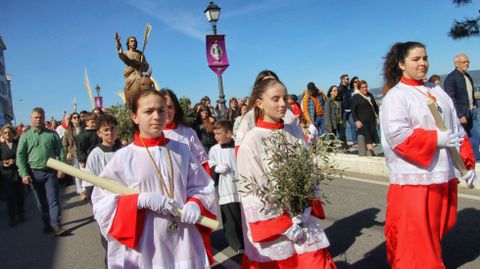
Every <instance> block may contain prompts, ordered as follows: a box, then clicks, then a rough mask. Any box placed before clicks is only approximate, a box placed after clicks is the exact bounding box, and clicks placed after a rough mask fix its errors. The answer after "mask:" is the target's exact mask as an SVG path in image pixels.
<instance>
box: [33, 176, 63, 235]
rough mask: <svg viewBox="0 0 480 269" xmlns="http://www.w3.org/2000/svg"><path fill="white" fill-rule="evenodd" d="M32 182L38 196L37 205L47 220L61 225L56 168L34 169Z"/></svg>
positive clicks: (54, 224) (55, 224)
mask: <svg viewBox="0 0 480 269" xmlns="http://www.w3.org/2000/svg"><path fill="white" fill-rule="evenodd" d="M31 176H32V181H33V182H32V184H33V189H34V190H35V194H36V197H37V205H38V207H39V209H40V212H41V213H42V218H43V220H44V221H45V222H47V220H49V221H50V225H52V226H56V227H58V226H60V224H61V222H60V202H59V199H58V192H59V187H58V179H57V175H56V173H55V171H54V170H32V173H31Z"/></svg>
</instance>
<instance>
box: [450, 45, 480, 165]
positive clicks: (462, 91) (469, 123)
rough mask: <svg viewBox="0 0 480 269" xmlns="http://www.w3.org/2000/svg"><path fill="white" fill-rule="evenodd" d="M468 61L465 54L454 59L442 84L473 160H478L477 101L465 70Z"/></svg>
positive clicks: (479, 132) (479, 133)
mask: <svg viewBox="0 0 480 269" xmlns="http://www.w3.org/2000/svg"><path fill="white" fill-rule="evenodd" d="M469 65H470V60H469V59H468V56H467V55H465V54H459V55H457V56H456V57H455V70H453V71H452V72H451V73H450V74H448V76H447V78H446V79H445V82H444V89H445V91H446V92H447V93H448V95H450V97H451V98H452V101H453V104H454V105H455V109H456V110H457V116H458V118H459V119H460V122H461V123H462V125H463V128H465V131H466V132H467V134H468V137H469V138H470V142H471V143H472V148H473V153H474V154H475V159H476V160H479V159H480V152H479V150H478V146H479V143H480V131H479V129H478V128H479V126H478V121H477V101H476V100H475V95H474V93H475V92H474V84H473V79H472V77H471V76H470V75H469V74H468V72H467V70H468V67H469Z"/></svg>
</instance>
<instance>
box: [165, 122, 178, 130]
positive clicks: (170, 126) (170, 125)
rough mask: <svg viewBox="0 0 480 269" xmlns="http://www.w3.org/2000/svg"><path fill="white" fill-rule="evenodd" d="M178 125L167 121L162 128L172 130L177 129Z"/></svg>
mask: <svg viewBox="0 0 480 269" xmlns="http://www.w3.org/2000/svg"><path fill="white" fill-rule="evenodd" d="M177 127H178V124H177V123H176V122H173V121H172V122H170V123H167V125H165V128H163V130H174V129H177Z"/></svg>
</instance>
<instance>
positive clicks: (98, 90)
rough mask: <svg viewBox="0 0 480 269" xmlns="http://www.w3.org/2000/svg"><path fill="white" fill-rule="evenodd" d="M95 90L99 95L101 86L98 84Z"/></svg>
mask: <svg viewBox="0 0 480 269" xmlns="http://www.w3.org/2000/svg"><path fill="white" fill-rule="evenodd" d="M95 90H96V91H97V96H100V86H98V84H97V87H95Z"/></svg>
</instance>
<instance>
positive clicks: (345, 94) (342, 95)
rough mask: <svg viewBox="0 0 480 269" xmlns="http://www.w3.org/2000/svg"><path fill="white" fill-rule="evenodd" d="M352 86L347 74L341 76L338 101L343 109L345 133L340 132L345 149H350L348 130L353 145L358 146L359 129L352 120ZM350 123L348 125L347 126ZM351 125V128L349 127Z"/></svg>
mask: <svg viewBox="0 0 480 269" xmlns="http://www.w3.org/2000/svg"><path fill="white" fill-rule="evenodd" d="M349 84H350V78H349V77H348V75H347V74H343V75H341V76H340V85H338V91H339V94H338V97H337V98H338V99H339V100H340V101H341V102H342V109H343V126H344V127H345V128H344V129H343V132H339V136H340V137H339V138H340V140H341V141H342V142H343V143H342V147H343V148H344V149H348V145H347V136H346V133H345V131H346V129H347V128H350V134H351V135H352V142H353V144H354V145H355V144H357V129H356V127H355V123H354V122H353V118H352V116H351V115H352V110H351V109H350V100H351V99H352V92H351V91H350V89H349V88H348V86H349ZM347 123H348V124H347ZM347 125H349V127H347Z"/></svg>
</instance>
